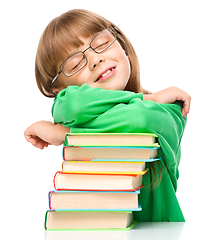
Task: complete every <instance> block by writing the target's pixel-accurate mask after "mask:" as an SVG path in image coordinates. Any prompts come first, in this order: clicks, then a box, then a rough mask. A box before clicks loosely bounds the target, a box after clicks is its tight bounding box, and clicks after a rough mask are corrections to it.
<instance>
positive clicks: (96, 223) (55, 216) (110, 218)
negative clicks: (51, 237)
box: [44, 210, 136, 231]
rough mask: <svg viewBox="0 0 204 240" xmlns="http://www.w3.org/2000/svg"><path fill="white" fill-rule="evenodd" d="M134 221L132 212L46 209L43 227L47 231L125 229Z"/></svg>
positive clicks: (132, 224)
mask: <svg viewBox="0 0 204 240" xmlns="http://www.w3.org/2000/svg"><path fill="white" fill-rule="evenodd" d="M135 223H136V221H134V218H133V213H132V212H124V211H118V212H112V211H50V210H48V211H47V212H46V214H45V224H44V227H45V230H47V231H84V230H87V231H90V230H94V231H103V230H106V231H107V230H110V231H112V230H113V231H117V230H120V231H124V230H125V231H127V230H130V229H131V228H133V226H134V225H135Z"/></svg>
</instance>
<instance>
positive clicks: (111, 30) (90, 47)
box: [51, 27, 119, 86]
mask: <svg viewBox="0 0 204 240" xmlns="http://www.w3.org/2000/svg"><path fill="white" fill-rule="evenodd" d="M106 30H109V31H110V32H111V33H112V34H113V35H114V36H115V39H114V41H113V42H112V43H111V44H110V45H109V46H108V47H106V48H105V49H103V50H102V51H96V50H95V49H94V48H93V47H92V46H91V44H92V43H93V41H94V40H95V39H96V38H97V37H98V35H100V34H101V33H102V32H104V31H106ZM113 30H116V31H117V32H118V33H119V30H118V29H117V28H116V27H113V28H106V29H104V30H103V31H101V32H100V33H98V34H97V35H96V36H95V37H94V38H93V39H92V40H91V42H90V44H89V47H88V48H86V49H85V50H84V51H83V52H82V51H79V52H76V53H74V54H73V55H71V56H69V57H68V58H67V59H66V60H64V62H63V63H62V64H61V65H60V67H59V68H60V71H59V72H58V73H57V75H56V76H55V77H54V78H53V80H52V82H51V86H52V85H53V84H54V82H55V81H56V79H57V78H58V76H59V75H60V73H63V74H64V75H65V76H66V77H71V76H73V75H74V74H76V73H78V72H79V71H81V69H82V68H84V67H85V66H86V65H87V63H88V59H87V57H86V55H85V52H86V51H88V50H89V49H92V50H93V51H94V52H95V53H98V54H100V53H102V52H104V51H105V50H106V49H108V48H109V47H111V46H112V45H113V43H114V42H115V41H116V39H117V36H116V34H115V32H114V31H113ZM79 53H82V54H83V57H84V59H85V60H86V63H85V64H84V65H83V66H82V67H81V68H80V69H78V70H77V71H76V72H75V73H73V74H71V75H66V74H65V73H64V72H63V70H62V67H63V65H64V63H65V62H66V61H67V60H68V59H70V58H71V57H73V56H74V55H76V54H79Z"/></svg>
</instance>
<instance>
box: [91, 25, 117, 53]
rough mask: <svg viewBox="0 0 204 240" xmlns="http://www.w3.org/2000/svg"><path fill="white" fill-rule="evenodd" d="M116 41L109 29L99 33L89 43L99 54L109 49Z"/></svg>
mask: <svg viewBox="0 0 204 240" xmlns="http://www.w3.org/2000/svg"><path fill="white" fill-rule="evenodd" d="M115 40H116V35H115V33H114V32H113V31H112V30H111V29H109V28H108V29H105V30H104V31H102V32H101V33H99V34H98V35H97V36H96V37H95V38H94V39H93V40H92V42H91V47H92V48H93V49H94V50H95V52H97V53H101V52H103V51H105V50H106V49H107V48H109V47H110V46H111V45H112V44H113V43H114V42H115Z"/></svg>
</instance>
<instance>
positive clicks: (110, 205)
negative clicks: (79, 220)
mask: <svg viewBox="0 0 204 240" xmlns="http://www.w3.org/2000/svg"><path fill="white" fill-rule="evenodd" d="M138 194H140V189H137V190H135V191H85V190H84V191H50V192H49V194H48V199H49V209H50V210H54V211H66V210H78V211H79V210H81V211H83V210H107V211H141V210H142V209H141V205H140V204H139V202H138Z"/></svg>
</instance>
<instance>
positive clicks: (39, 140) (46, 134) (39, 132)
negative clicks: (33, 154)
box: [24, 121, 69, 149]
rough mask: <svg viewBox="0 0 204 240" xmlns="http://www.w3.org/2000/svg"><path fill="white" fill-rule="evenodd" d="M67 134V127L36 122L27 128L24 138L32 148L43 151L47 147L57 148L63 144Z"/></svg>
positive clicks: (46, 122) (47, 122)
mask: <svg viewBox="0 0 204 240" xmlns="http://www.w3.org/2000/svg"><path fill="white" fill-rule="evenodd" d="M68 132H69V129H68V128H67V127H64V126H63V125H62V124H54V123H52V122H49V121H38V122H36V123H33V124H32V125H31V126H30V127H28V128H27V129H26V130H25V132H24V135H25V138H26V140H27V141H28V142H30V143H32V144H33V146H35V147H37V148H40V149H44V148H45V147H48V145H55V146H59V145H61V144H63V142H64V138H65V134H66V133H68Z"/></svg>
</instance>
